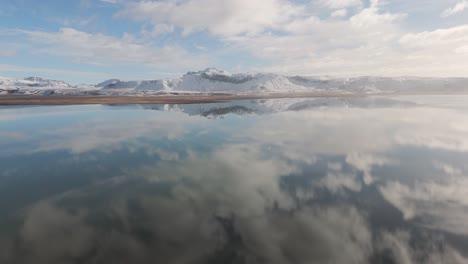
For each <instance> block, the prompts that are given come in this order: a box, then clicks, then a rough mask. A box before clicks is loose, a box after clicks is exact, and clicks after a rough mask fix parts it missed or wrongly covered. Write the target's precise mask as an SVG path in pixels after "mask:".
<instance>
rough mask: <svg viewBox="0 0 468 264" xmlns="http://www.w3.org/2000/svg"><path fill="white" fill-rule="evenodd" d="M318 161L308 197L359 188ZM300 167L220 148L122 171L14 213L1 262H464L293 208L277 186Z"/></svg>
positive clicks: (346, 209) (338, 215)
mask: <svg viewBox="0 0 468 264" xmlns="http://www.w3.org/2000/svg"><path fill="white" fill-rule="evenodd" d="M335 163H336V162H335ZM326 164H327V166H326V167H327V171H328V174H327V175H326V176H325V178H323V181H318V182H317V183H316V185H315V186H311V187H310V188H311V189H312V190H314V188H324V187H325V188H328V189H329V190H330V191H331V192H335V191H336V192H342V191H343V190H345V189H347V190H351V191H353V192H359V191H360V190H361V188H363V186H362V185H360V183H359V180H358V179H357V176H356V174H352V173H351V174H346V173H345V168H344V166H343V165H341V166H338V165H337V164H331V165H329V164H328V163H326ZM300 170H301V168H300V167H299V166H298V165H297V164H293V163H291V162H290V161H288V160H286V159H283V158H282V156H281V155H279V154H278V153H276V154H274V153H273V155H268V156H266V155H265V153H264V152H263V150H262V149H259V148H258V147H257V146H256V145H250V144H227V145H223V146H220V147H219V148H218V149H216V150H215V151H214V152H213V153H211V154H209V155H205V156H202V155H193V156H190V157H188V158H187V159H184V160H169V161H165V162H161V163H160V164H158V165H156V166H145V167H142V168H140V169H139V170H131V171H129V172H128V173H127V174H126V175H124V176H122V177H119V178H116V179H111V180H108V181H106V182H103V183H100V184H96V185H94V186H92V187H90V188H85V189H82V190H77V191H75V192H71V193H68V194H64V195H61V196H59V197H57V198H55V199H51V200H49V201H44V202H39V203H38V204H36V205H33V206H32V207H31V209H29V210H27V211H26V212H25V213H24V215H25V220H24V223H23V224H22V229H21V234H20V237H19V238H18V240H17V244H16V245H13V248H12V249H10V250H11V252H13V253H12V254H13V256H10V259H7V260H12V258H13V260H16V262H17V263H28V262H31V261H34V263H38V264H41V263H48V264H49V263H51V264H53V263H63V262H65V263H67V262H66V261H72V260H76V259H79V260H80V261H81V262H83V263H101V262H106V263H109V262H112V263H115V262H125V263H130V262H131V263H147V262H150V261H154V260H158V261H161V262H163V263H226V262H228V261H231V262H232V263H379V262H378V261H374V260H381V261H383V260H382V259H385V258H390V259H392V260H393V261H394V262H395V263H465V262H466V261H467V260H466V259H464V258H463V257H462V256H461V255H460V254H459V253H458V252H457V251H455V250H454V249H453V248H451V247H450V246H449V245H448V244H447V243H445V242H444V238H443V237H440V238H437V239H436V240H434V241H433V238H430V237H428V238H427V243H428V244H424V245H422V246H421V245H418V246H417V247H415V246H414V244H413V242H412V241H413V240H414V239H415V238H414V237H413V234H410V233H409V232H407V231H391V232H390V231H388V230H375V229H372V227H371V226H370V224H369V223H368V221H367V213H368V212H366V211H363V210H362V209H360V208H358V207H356V206H354V205H352V204H351V203H346V202H345V203H343V204H328V205H326V204H321V203H319V202H314V199H315V198H316V197H314V196H310V197H308V199H307V203H305V201H304V202H299V203H297V200H295V199H294V197H293V196H292V194H291V193H288V192H286V191H285V190H283V189H281V186H280V179H281V178H282V177H284V176H287V175H291V174H297V173H300ZM388 186H391V185H388ZM318 198H320V197H318ZM0 241H1V239H0ZM44 241H48V243H44ZM0 251H1V250H0ZM1 255H2V254H0V256H1ZM15 257H19V259H15ZM438 261H439V262H438ZM440 261H442V262H440ZM381 263H382V262H381Z"/></svg>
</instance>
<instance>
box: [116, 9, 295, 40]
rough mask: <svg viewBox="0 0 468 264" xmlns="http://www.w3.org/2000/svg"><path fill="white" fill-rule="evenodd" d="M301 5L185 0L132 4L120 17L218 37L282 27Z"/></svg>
mask: <svg viewBox="0 0 468 264" xmlns="http://www.w3.org/2000/svg"><path fill="white" fill-rule="evenodd" d="M301 10H302V8H301V7H300V6H297V5H295V4H293V3H292V2H290V1H287V0H261V1H249V0H229V1H222V2H220V1H216V0H184V1H174V0H171V1H141V2H134V3H129V4H128V5H127V8H126V9H125V10H123V11H121V12H120V13H119V14H118V16H120V17H129V18H131V19H134V20H139V21H141V20H143V21H150V22H151V23H152V24H153V25H154V26H155V28H160V27H161V25H166V24H169V25H175V26H177V27H179V28H181V29H182V30H183V32H184V34H189V33H192V32H196V31H202V30H206V31H209V32H211V33H213V34H215V35H219V36H233V35H239V34H248V35H252V34H258V33H262V32H264V31H265V30H267V29H274V28H278V27H280V26H281V25H282V24H284V23H286V22H288V21H289V20H290V19H291V17H293V16H295V15H297V14H299V13H300V12H301Z"/></svg>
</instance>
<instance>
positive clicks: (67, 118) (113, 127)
mask: <svg viewBox="0 0 468 264" xmlns="http://www.w3.org/2000/svg"><path fill="white" fill-rule="evenodd" d="M466 106H468V97H466V96H464V97H463V96H462V97H460V96H444V97H407V98H388V99H387V98H365V99H315V100H314V99H294V100H292V99H290V100H272V101H240V102H231V103H226V104H206V105H189V106H183V105H179V106H177V105H174V106H169V105H165V106H164V105H150V106H67V107H16V108H9V107H4V108H1V109H0V263H35V264H42V263H44V264H54V263H59V264H62V263H64V264H68V263H96V264H97V263H467V261H468V178H467V176H468V107H466Z"/></svg>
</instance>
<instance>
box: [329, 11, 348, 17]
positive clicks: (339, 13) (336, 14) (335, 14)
mask: <svg viewBox="0 0 468 264" xmlns="http://www.w3.org/2000/svg"><path fill="white" fill-rule="evenodd" d="M347 14H348V11H347V10H346V9H338V10H335V11H333V13H331V15H330V16H331V17H345V16H346V15H347Z"/></svg>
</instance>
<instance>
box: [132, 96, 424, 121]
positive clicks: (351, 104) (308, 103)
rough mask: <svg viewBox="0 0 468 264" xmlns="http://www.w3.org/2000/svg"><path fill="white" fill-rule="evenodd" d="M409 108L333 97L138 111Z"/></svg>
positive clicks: (370, 99) (368, 99)
mask: <svg viewBox="0 0 468 264" xmlns="http://www.w3.org/2000/svg"><path fill="white" fill-rule="evenodd" d="M411 106H417V104H415V103H411V102H407V101H403V100H397V99H390V98H385V97H350V98H344V97H343V98H342V97H335V98H295V99H269V100H238V101H230V102H223V103H210V104H186V105H141V106H140V107H141V108H143V109H146V110H158V111H176V112H184V113H187V114H189V115H201V116H204V117H216V116H223V115H227V114H237V115H244V114H252V113H255V114H266V113H278V112H286V111H302V110H308V109H315V108H338V107H341V108H343V107H344V108H388V107H411Z"/></svg>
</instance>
